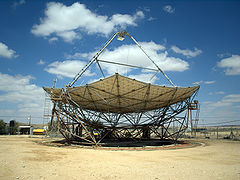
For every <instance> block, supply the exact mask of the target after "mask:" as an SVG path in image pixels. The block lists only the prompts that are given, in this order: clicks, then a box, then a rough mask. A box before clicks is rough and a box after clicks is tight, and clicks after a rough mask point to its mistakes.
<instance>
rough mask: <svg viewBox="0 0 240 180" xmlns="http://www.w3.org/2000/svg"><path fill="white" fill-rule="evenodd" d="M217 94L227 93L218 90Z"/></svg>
mask: <svg viewBox="0 0 240 180" xmlns="http://www.w3.org/2000/svg"><path fill="white" fill-rule="evenodd" d="M216 94H225V92H224V91H217V92H216Z"/></svg>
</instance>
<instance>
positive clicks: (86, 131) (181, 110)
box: [52, 31, 197, 145]
mask: <svg viewBox="0 0 240 180" xmlns="http://www.w3.org/2000/svg"><path fill="white" fill-rule="evenodd" d="M116 36H118V37H120V40H122V39H124V37H125V36H128V37H130V38H131V39H132V40H133V41H134V42H135V43H136V45H137V46H138V47H139V48H140V49H141V50H142V52H143V53H144V54H145V55H146V56H147V58H148V59H149V60H150V61H151V62H152V63H153V64H154V65H155V67H156V69H152V68H144V67H139V66H135V65H128V64H123V63H116V62H110V61H105V60H99V59H98V57H99V56H100V55H101V54H102V52H103V51H104V50H105V49H106V47H107V46H108V45H109V44H110V43H111V42H112V41H113V39H114V38H115V37H116ZM95 61H96V63H97V65H98V67H99V68H100V71H101V73H102V75H103V77H104V78H105V76H104V72H103V70H102V68H101V66H100V62H103V63H112V64H116V65H122V66H128V67H132V68H143V69H147V70H151V71H155V72H156V73H158V72H160V73H162V74H163V75H164V76H165V78H166V79H167V80H168V81H169V82H170V83H171V85H172V86H173V87H174V88H173V90H170V91H168V92H165V93H164V94H168V93H170V92H172V91H174V92H176V91H177V87H175V85H174V84H173V82H172V81H171V80H170V79H169V77H168V76H167V75H166V74H165V73H164V72H163V71H162V69H161V68H160V67H158V65H157V64H156V63H155V62H154V61H153V59H152V58H151V57H150V56H149V55H148V54H147V53H146V51H145V50H144V49H143V48H142V47H141V45H140V44H139V43H138V42H137V41H136V40H135V39H134V38H133V37H132V36H131V35H130V34H129V33H127V32H126V31H124V32H123V31H121V32H117V33H115V34H114V35H113V36H112V37H111V39H110V40H108V41H107V42H106V43H105V45H104V46H103V47H102V49H100V50H99V51H98V52H97V53H96V54H95V56H93V58H92V59H91V60H90V61H89V63H88V64H87V65H86V66H85V67H84V68H83V69H82V70H81V71H80V72H79V73H78V74H77V75H76V76H75V77H74V78H73V80H72V81H71V82H69V83H68V85H67V86H66V88H65V89H64V90H63V91H62V94H61V96H60V97H59V98H54V99H52V101H53V102H54V109H53V111H52V113H53V114H52V117H53V118H57V122H58V126H59V131H60V133H61V134H62V135H63V136H64V137H65V139H66V140H67V141H68V142H72V141H77V142H79V143H82V144H90V145H100V144H104V143H105V142H107V141H108V140H111V141H120V140H123V139H124V140H142V139H150V138H157V139H161V140H163V139H168V140H174V141H176V140H177V139H178V138H179V137H181V135H182V134H183V133H184V131H185V130H186V129H187V128H188V120H189V116H188V114H189V111H186V110H188V105H189V104H191V103H192V101H193V98H194V97H195V95H196V93H197V91H195V92H194V93H193V94H192V96H191V97H189V98H187V99H184V100H182V101H179V102H177V103H175V104H172V103H171V101H172V100H173V99H174V96H175V93H173V95H172V100H170V101H169V102H168V103H167V105H166V106H164V107H162V108H160V109H155V110H150V111H146V110H145V111H144V109H145V106H147V103H149V102H148V100H149V91H150V88H151V86H150V85H149V86H148V85H147V86H146V87H141V88H146V94H145V96H144V99H143V101H144V102H145V103H143V107H142V109H141V108H140V109H136V111H135V112H134V113H113V112H101V111H100V110H98V107H97V105H95V108H96V111H93V110H88V109H83V108H82V107H81V104H78V103H76V102H74V100H73V98H71V96H70V94H69V92H70V91H71V93H72V94H74V89H72V90H70V87H72V86H73V84H74V83H75V82H76V81H77V80H78V79H79V78H80V77H81V76H82V75H83V74H84V72H85V71H86V70H87V69H88V68H89V67H90V66H91V65H92V64H93V63H94V62H95ZM118 81H119V80H118V76H116V78H115V80H114V82H113V84H112V88H111V90H110V91H109V92H107V93H109V97H110V96H111V94H112V90H113V88H114V87H119V82H118ZM75 89H77V88H75ZM97 90H98V89H97V87H88V86H86V88H85V92H84V95H83V96H82V97H80V98H81V99H82V100H84V98H85V97H84V96H85V93H88V94H90V96H91V93H94V94H95V95H97V96H98V97H100V98H101V99H103V100H104V101H105V103H106V104H107V105H108V106H109V108H111V106H114V107H117V108H119V109H121V108H129V109H131V108H132V107H130V106H131V105H129V104H127V103H126V104H127V105H125V106H123V105H122V104H121V102H120V95H119V93H118V96H119V99H118V103H117V104H114V105H112V104H111V103H110V102H107V100H105V99H104V98H102V97H101V96H100V95H99V94H98V93H97ZM117 90H118V91H119V88H117ZM138 90H139V89H136V90H135V91H138ZM90 91H91V93H90ZM164 94H159V95H158V96H157V97H161V96H163V95H164ZM75 95H76V94H75ZM133 99H134V97H133ZM89 103H93V105H94V101H93V100H92V101H91V102H89ZM130 112H132V111H130ZM185 112H186V113H185Z"/></svg>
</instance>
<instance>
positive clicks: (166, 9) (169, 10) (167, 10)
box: [163, 5, 175, 14]
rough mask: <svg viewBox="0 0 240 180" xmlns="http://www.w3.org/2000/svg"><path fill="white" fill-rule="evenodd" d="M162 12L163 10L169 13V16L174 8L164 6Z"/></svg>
mask: <svg viewBox="0 0 240 180" xmlns="http://www.w3.org/2000/svg"><path fill="white" fill-rule="evenodd" d="M163 10H164V11H165V12H167V13H170V14H172V13H174V12H175V8H173V7H172V6H171V5H166V6H164V7H163Z"/></svg>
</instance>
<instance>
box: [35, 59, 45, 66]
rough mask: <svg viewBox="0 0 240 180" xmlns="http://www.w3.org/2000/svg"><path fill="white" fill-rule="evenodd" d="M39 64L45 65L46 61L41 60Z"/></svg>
mask: <svg viewBox="0 0 240 180" xmlns="http://www.w3.org/2000/svg"><path fill="white" fill-rule="evenodd" d="M37 64H38V65H44V64H45V61H43V60H42V59H40V60H39V62H38V63H37Z"/></svg>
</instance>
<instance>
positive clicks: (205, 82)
mask: <svg viewBox="0 0 240 180" xmlns="http://www.w3.org/2000/svg"><path fill="white" fill-rule="evenodd" d="M215 82H216V81H202V80H201V81H198V82H194V83H192V84H213V83H215Z"/></svg>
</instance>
